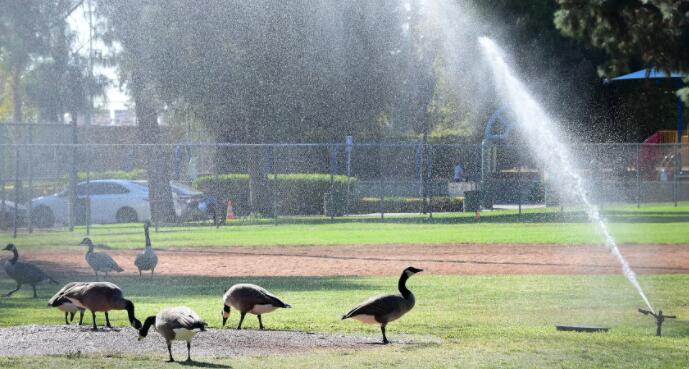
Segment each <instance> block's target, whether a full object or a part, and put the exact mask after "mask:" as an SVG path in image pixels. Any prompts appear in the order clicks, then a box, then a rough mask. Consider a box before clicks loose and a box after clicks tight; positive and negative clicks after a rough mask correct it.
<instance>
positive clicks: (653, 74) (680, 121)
mask: <svg viewBox="0 0 689 369" xmlns="http://www.w3.org/2000/svg"><path fill="white" fill-rule="evenodd" d="M684 77H686V76H685V75H683V74H681V73H679V72H671V73H670V76H668V75H667V73H666V72H664V71H662V70H658V69H655V68H654V69H642V70H639V71H636V72H634V73H629V74H625V75H623V76H619V77H615V78H613V79H612V80H613V81H624V80H631V79H646V78H670V79H673V80H676V82H677V85H678V86H682V78H684ZM683 126H684V104H683V103H682V99H680V98H679V97H678V98H677V143H680V144H681V143H682V127H683Z"/></svg>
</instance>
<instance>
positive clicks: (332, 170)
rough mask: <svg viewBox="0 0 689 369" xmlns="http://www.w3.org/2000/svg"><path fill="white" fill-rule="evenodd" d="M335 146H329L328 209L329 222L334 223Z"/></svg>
mask: <svg viewBox="0 0 689 369" xmlns="http://www.w3.org/2000/svg"><path fill="white" fill-rule="evenodd" d="M336 148H337V146H335V145H330V147H329V149H330V152H329V154H330V194H329V197H330V199H329V200H328V201H329V202H330V204H328V205H329V206H328V208H329V209H330V221H331V222H334V221H335V161H336V160H337V151H336Z"/></svg>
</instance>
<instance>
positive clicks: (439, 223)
mask: <svg viewBox="0 0 689 369" xmlns="http://www.w3.org/2000/svg"><path fill="white" fill-rule="evenodd" d="M566 210H567V211H565V212H564V213H560V211H559V209H553V208H549V209H530V210H525V211H524V213H523V214H521V215H519V214H518V213H517V211H514V210H503V211H491V212H484V213H483V215H482V217H481V221H480V222H477V221H476V220H475V219H474V214H467V213H459V214H457V213H451V214H449V213H441V214H435V215H434V218H433V219H432V220H429V219H428V217H427V216H388V217H386V218H385V220H383V221H380V220H379V219H378V217H376V216H368V217H346V218H336V219H335V220H334V221H333V222H331V221H330V219H329V218H324V217H291V218H281V219H280V222H281V223H280V224H279V225H274V224H273V221H272V220H270V219H242V220H237V221H233V222H232V223H230V225H229V226H224V227H221V228H220V229H216V228H213V227H209V226H201V225H191V226H168V227H161V228H160V229H159V231H158V232H153V233H152V236H151V237H152V239H153V244H154V246H156V247H163V248H168V247H194V246H274V245H342V244H364V245H365V244H442V243H486V244H491V243H493V244H495V243H531V244H596V243H600V242H601V237H600V235H599V234H598V233H597V232H596V230H595V228H594V227H593V226H592V225H591V224H590V223H589V222H588V220H587V219H586V216H585V215H584V213H583V212H581V211H577V210H576V209H569V210H568V209H566ZM604 214H605V217H606V218H607V219H608V221H609V223H610V228H611V230H612V233H613V235H614V236H615V237H616V238H617V239H618V241H619V242H620V243H630V244H631V243H637V244H655V243H663V244H689V232H686V229H688V228H689V203H681V204H680V206H678V207H674V206H673V205H671V204H658V205H644V206H642V207H641V208H640V209H637V208H636V207H634V206H614V207H607V208H605V209H604ZM84 235H85V229H84V228H83V227H79V228H77V229H76V231H74V232H68V231H66V230H62V229H57V230H38V231H36V232H35V233H34V234H31V235H29V234H27V233H26V231H25V230H22V231H21V232H20V234H19V236H18V237H17V239H16V240H13V239H12V237H11V234H9V233H7V232H3V233H2V234H0V243H2V244H4V243H7V242H16V243H17V245H19V246H20V247H21V248H22V249H25V248H31V247H56V246H57V247H59V246H70V245H76V244H78V243H79V241H80V240H81V238H82V237H83V236H84ZM91 236H92V238H93V239H94V241H95V242H96V243H107V244H108V245H110V246H113V247H116V248H140V247H141V246H142V245H143V230H142V227H141V225H139V224H137V225H97V226H94V227H92V230H91Z"/></svg>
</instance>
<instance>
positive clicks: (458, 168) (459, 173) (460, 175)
mask: <svg viewBox="0 0 689 369" xmlns="http://www.w3.org/2000/svg"><path fill="white" fill-rule="evenodd" d="M452 179H453V180H454V181H455V182H461V181H462V180H463V179H464V168H462V164H461V163H459V162H458V163H457V165H455V174H454V176H453V177H452Z"/></svg>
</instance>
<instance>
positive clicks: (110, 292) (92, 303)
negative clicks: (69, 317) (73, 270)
mask: <svg viewBox="0 0 689 369" xmlns="http://www.w3.org/2000/svg"><path fill="white" fill-rule="evenodd" d="M62 296H64V297H65V298H67V299H68V300H69V301H71V302H72V303H73V304H74V305H76V306H77V307H79V308H82V309H89V310H90V311H91V316H92V317H93V330H94V331H95V330H98V327H97V326H96V312H97V311H102V312H104V313H105V326H106V327H108V328H112V326H111V325H110V318H109V317H108V311H110V310H127V316H128V318H129V323H130V324H131V325H132V327H134V328H136V329H139V328H141V322H140V321H139V320H138V319H136V316H135V315H134V304H133V303H132V302H131V301H129V300H127V299H125V298H124V296H123V295H122V290H121V289H120V288H119V287H118V286H117V285H115V284H113V283H109V282H88V283H81V284H76V285H74V286H72V287H70V288H68V289H66V290H65V291H64V292H63V293H62Z"/></svg>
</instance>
